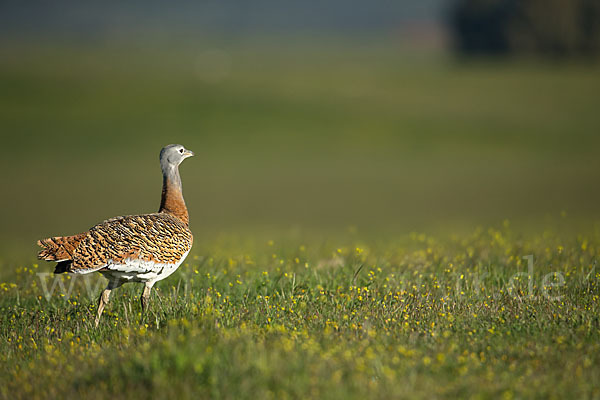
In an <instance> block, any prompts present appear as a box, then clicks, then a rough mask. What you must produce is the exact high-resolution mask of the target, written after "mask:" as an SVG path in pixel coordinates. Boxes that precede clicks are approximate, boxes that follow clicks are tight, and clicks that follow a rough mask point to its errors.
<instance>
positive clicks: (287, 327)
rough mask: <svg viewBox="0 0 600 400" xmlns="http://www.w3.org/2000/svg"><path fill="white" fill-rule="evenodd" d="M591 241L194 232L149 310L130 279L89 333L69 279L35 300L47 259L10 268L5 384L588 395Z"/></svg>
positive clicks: (271, 393)
mask: <svg viewBox="0 0 600 400" xmlns="http://www.w3.org/2000/svg"><path fill="white" fill-rule="evenodd" d="M334 242H335V241H334ZM599 246H600V232H596V233H595V234H591V235H587V236H579V237H577V238H574V237H571V236H569V235H562V234H560V233H557V232H552V231H547V232H545V233H544V234H542V235H539V236H522V235H517V234H516V233H514V232H512V231H511V230H510V229H508V228H506V227H505V228H502V229H489V230H488V231H481V230H478V231H475V232H472V233H470V234H466V235H463V236H454V237H432V236H426V235H425V234H416V233H414V234H410V235H405V236H401V237H398V238H397V239H395V240H389V241H381V240H378V241H375V242H372V243H371V242H370V241H369V240H364V239H361V238H360V236H359V235H357V234H353V235H350V236H347V237H346V238H345V239H344V240H343V241H340V242H337V243H330V244H327V243H325V242H322V241H319V242H317V243H312V242H311V241H310V239H308V240H301V239H299V238H298V237H296V238H291V237H289V238H287V239H282V241H281V242H280V241H278V240H274V241H266V240H265V241H258V240H257V241H249V240H240V239H236V238H233V237H224V238H221V239H220V240H215V241H214V242H211V243H203V244H200V245H199V246H198V247H197V248H196V250H195V253H196V254H197V256H193V257H190V258H189V260H188V261H187V263H186V264H185V265H184V266H182V267H181V268H180V269H179V271H178V272H177V273H176V274H175V275H174V276H172V277H170V278H168V279H167V280H166V281H163V282H160V283H159V284H158V285H157V287H158V289H159V291H158V293H159V295H154V296H153V298H152V302H153V303H152V307H151V311H150V313H149V315H148V316H147V318H146V319H145V320H144V321H141V320H140V318H141V316H140V306H139V304H138V303H139V294H140V293H139V292H140V290H141V287H139V286H135V285H133V284H129V285H126V286H124V287H122V288H120V289H118V290H116V291H114V292H113V299H112V302H111V303H110V304H109V306H108V308H107V312H106V313H105V315H104V316H103V319H102V321H101V324H100V326H99V328H97V329H95V328H94V326H93V317H94V313H95V302H96V299H95V298H94V299H92V298H90V296H89V294H88V293H89V292H88V290H87V287H86V285H85V284H84V282H83V281H81V280H78V278H76V277H71V278H69V277H62V281H63V282H64V285H65V287H66V288H68V287H69V285H70V284H71V283H72V282H74V286H73V291H72V293H71V295H70V297H69V296H64V297H63V296H61V293H62V291H61V290H59V289H57V290H56V291H55V293H54V294H53V295H52V296H50V297H49V299H48V300H47V299H46V297H45V296H44V291H43V290H42V284H41V281H40V278H39V276H38V275H37V274H38V273H39V272H40V271H47V269H48V268H46V267H45V266H39V267H38V266H37V265H36V266H34V267H33V268H31V267H27V268H19V270H18V271H17V272H15V275H14V276H13V279H12V280H11V281H10V282H8V283H3V284H2V285H1V290H2V291H3V295H2V298H1V299H0V327H1V328H0V335H1V337H2V341H1V344H0V354H1V356H0V357H1V360H2V363H1V365H2V366H1V367H0V380H2V382H3V385H2V387H1V389H0V390H1V391H2V392H1V394H2V397H6V398H9V397H10V398H47V397H59V398H65V397H73V396H75V397H80V396H83V397H86V398H105V397H108V396H112V397H116V398H143V397H148V396H152V397H158V398H172V397H173V396H184V397H194V398H231V399H234V398H235V399H240V398H307V397H308V398H344V399H347V398H350V399H354V398H356V399H360V398H365V397H366V398H380V399H388V398H434V397H445V398H456V397H476V398H498V397H504V398H513V397H514V398H527V397H528V398H533V397H534V398H596V397H598V396H599V395H600V384H599V383H598V381H597V379H595V378H596V377H597V376H598V374H599V373H600V358H599V354H600V351H599V350H600V344H599V343H600V340H599V339H600V322H599V320H598V315H599V312H600V310H599V301H598V300H599V286H598V284H599V283H598V279H600V271H598V270H597V268H596V263H595V259H596V256H597V252H598V251H599V249H600V247H599ZM198 254H201V255H198ZM528 255H533V257H534V264H533V274H532V275H531V285H529V281H528V275H527V274H528V273H527V271H528V261H527V259H526V258H525V259H524V258H523V257H526V256H528ZM44 279H48V281H47V283H46V284H47V286H48V287H49V286H50V283H51V279H52V277H50V278H44ZM95 282H96V281H95V280H93V281H90V287H93V285H94V284H95ZM529 286H531V287H529ZM57 287H58V286H57ZM91 293H92V294H93V296H96V295H97V293H98V290H95V291H92V292H91ZM565 374H568V375H569V378H568V379H565Z"/></svg>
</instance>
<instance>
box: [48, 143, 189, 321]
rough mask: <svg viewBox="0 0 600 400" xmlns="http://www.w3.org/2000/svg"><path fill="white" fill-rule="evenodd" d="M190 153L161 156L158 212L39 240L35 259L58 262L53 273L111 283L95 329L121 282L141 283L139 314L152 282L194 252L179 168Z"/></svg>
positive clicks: (179, 149) (178, 150)
mask: <svg viewBox="0 0 600 400" xmlns="http://www.w3.org/2000/svg"><path fill="white" fill-rule="evenodd" d="M193 155H194V153H193V152H191V151H189V150H186V149H185V148H184V147H183V146H181V145H169V146H166V147H164V148H163V149H162V150H161V152H160V165H161V169H162V173H163V189H162V196H161V203H160V208H159V211H158V212H157V213H152V214H143V215H128V216H122V217H115V218H111V219H108V220H106V221H104V222H102V223H100V224H98V225H95V226H94V227H92V228H91V229H90V230H89V231H87V232H84V233H80V234H78V235H74V236H57V237H52V238H48V239H42V240H39V241H38V245H39V246H41V247H43V250H42V251H40V253H39V254H38V258H40V259H42V260H47V261H57V262H58V264H57V266H56V269H55V271H54V272H55V273H63V272H71V273H75V274H86V273H90V272H94V271H98V272H100V273H102V274H103V275H104V276H106V277H107V278H108V280H109V283H108V286H107V287H106V289H105V290H104V291H103V292H102V294H101V295H100V299H99V303H98V315H97V317H96V326H97V325H98V322H99V320H100V316H101V315H102V311H103V309H104V306H105V305H106V304H107V303H108V300H109V296H110V292H111V290H112V289H115V288H117V287H119V286H121V285H122V284H123V283H125V282H130V281H131V282H144V283H145V286H144V291H143V293H142V312H145V310H146V309H147V306H148V301H149V298H150V291H151V289H152V286H153V285H154V283H156V282H157V281H159V280H162V279H164V278H166V277H167V276H169V275H170V274H172V273H173V272H175V270H176V269H177V267H179V265H180V264H181V263H182V262H183V260H184V259H185V257H186V256H187V254H188V253H189V251H190V249H191V248H192V243H193V236H192V232H191V231H190V229H189V226H188V224H189V217H188V211H187V207H186V206H185V202H184V200H183V194H182V187H181V178H180V176H179V169H178V167H179V164H181V162H182V161H183V160H184V159H186V158H187V157H190V156H193Z"/></svg>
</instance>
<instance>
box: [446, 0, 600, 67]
mask: <svg viewBox="0 0 600 400" xmlns="http://www.w3.org/2000/svg"><path fill="white" fill-rule="evenodd" d="M451 27H452V30H453V32H454V34H455V38H456V45H457V49H458V50H459V51H460V52H462V53H465V54H538V55H544V56H552V57H559V58H565V57H572V56H592V57H597V56H598V55H600V1H598V0H459V1H458V2H457V3H456V6H455V8H454V9H453V11H452V13H451Z"/></svg>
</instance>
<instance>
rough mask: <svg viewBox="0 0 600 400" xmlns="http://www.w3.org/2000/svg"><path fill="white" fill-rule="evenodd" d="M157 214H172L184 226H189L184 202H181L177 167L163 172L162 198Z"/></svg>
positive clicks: (179, 178)
mask: <svg viewBox="0 0 600 400" xmlns="http://www.w3.org/2000/svg"><path fill="white" fill-rule="evenodd" d="M158 212H164V213H169V214H172V215H174V216H176V217H177V218H179V219H180V220H182V221H183V222H184V223H185V224H186V225H188V224H189V221H190V218H189V215H188V210H187V207H186V206H185V201H184V200H183V192H182V188H181V177H180V176H179V170H178V169H177V167H172V168H167V169H166V170H163V187H162V197H161V200H160V209H159V210H158Z"/></svg>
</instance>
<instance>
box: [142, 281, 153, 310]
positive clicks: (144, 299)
mask: <svg viewBox="0 0 600 400" xmlns="http://www.w3.org/2000/svg"><path fill="white" fill-rule="evenodd" d="M153 285H154V283H150V282H146V285H145V286H144V291H143V292H142V299H141V300H142V318H143V317H144V315H145V314H146V310H148V304H149V303H150V291H151V290H152V286H153Z"/></svg>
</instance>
